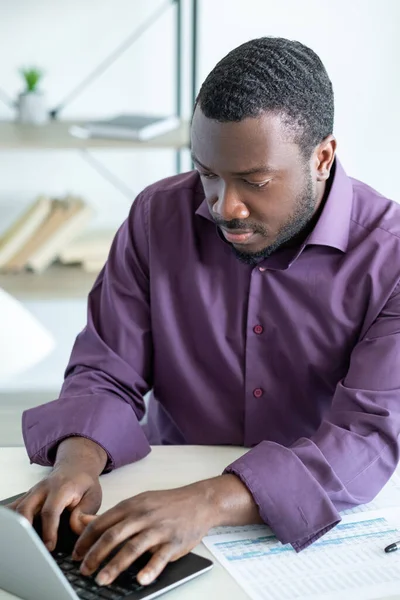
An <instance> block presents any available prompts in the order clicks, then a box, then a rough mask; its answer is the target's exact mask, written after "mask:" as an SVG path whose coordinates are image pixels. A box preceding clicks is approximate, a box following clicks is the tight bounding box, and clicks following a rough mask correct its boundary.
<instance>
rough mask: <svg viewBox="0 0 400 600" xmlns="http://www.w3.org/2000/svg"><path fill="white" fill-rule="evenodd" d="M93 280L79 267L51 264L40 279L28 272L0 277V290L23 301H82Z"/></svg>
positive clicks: (93, 276) (93, 275)
mask: <svg viewBox="0 0 400 600" xmlns="http://www.w3.org/2000/svg"><path fill="white" fill-rule="evenodd" d="M96 276H97V275H96V273H87V272H86V271H84V270H83V269H82V268H80V267H78V266H73V267H72V266H71V267H70V266H63V265H57V264H54V265H53V266H51V267H50V268H49V269H47V270H46V271H45V272H44V273H42V274H40V275H37V274H35V273H29V272H22V273H15V274H12V273H10V274H0V288H2V289H3V290H5V291H6V292H8V293H9V294H11V295H12V296H14V297H15V298H17V299H18V300H22V301H26V300H34V301H41V300H61V299H63V300H65V299H77V298H85V297H86V296H87V294H88V292H89V291H90V289H91V287H92V285H93V283H94V281H95V279H96Z"/></svg>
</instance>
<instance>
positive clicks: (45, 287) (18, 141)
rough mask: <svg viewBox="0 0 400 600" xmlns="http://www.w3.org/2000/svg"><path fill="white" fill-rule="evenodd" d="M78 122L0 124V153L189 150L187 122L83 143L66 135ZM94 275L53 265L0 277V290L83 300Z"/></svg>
mask: <svg viewBox="0 0 400 600" xmlns="http://www.w3.org/2000/svg"><path fill="white" fill-rule="evenodd" d="M79 124H80V123H79V122H68V121H50V122H49V123H48V124H46V125H41V126H34V125H21V124H17V123H15V122H12V121H0V151H5V150H6V151H10V150H47V149H49V150H78V151H79V150H85V149H90V148H93V149H96V148H99V149H101V148H104V149H106V148H107V149H112V148H115V149H117V148H119V149H123V148H126V149H130V148H132V149H140V150H142V149H143V150H146V149H149V150H150V149H155V148H159V149H162V148H165V149H167V148H168V149H173V150H174V149H175V150H179V149H182V148H187V147H189V123H188V122H183V123H181V125H180V127H179V128H177V129H176V130H174V131H170V132H168V133H166V134H163V135H160V136H158V137H155V138H152V139H151V140H148V141H146V142H135V141H130V140H106V139H88V140H83V139H80V138H77V137H74V136H72V135H71V134H70V133H69V128H70V127H71V125H79ZM95 278H96V274H94V273H86V272H85V271H83V269H81V268H79V267H67V266H62V265H59V266H58V265H54V266H52V267H51V268H49V269H48V270H47V271H45V272H44V273H43V274H42V275H36V274H33V273H29V272H22V273H18V274H0V288H3V289H4V290H5V291H6V292H8V293H10V294H12V295H13V296H15V297H16V298H18V299H20V300H54V299H66V298H67V299H68V298H85V297H86V296H87V294H88V292H89V290H90V288H91V286H92V285H93V283H94V280H95Z"/></svg>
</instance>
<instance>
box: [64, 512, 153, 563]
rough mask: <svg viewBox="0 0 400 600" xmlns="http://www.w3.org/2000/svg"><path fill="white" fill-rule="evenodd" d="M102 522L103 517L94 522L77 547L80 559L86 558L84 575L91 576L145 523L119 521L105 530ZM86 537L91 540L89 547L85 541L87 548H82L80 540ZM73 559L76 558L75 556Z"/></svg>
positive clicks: (126, 520)
mask: <svg viewBox="0 0 400 600" xmlns="http://www.w3.org/2000/svg"><path fill="white" fill-rule="evenodd" d="M103 516H104V515H103ZM101 521H102V517H98V518H97V519H96V521H92V523H91V524H90V525H88V527H87V528H86V529H85V531H84V533H83V534H82V536H81V538H80V539H79V540H78V542H77V544H76V546H75V550H76V551H77V554H78V557H79V556H84V557H85V558H84V560H83V563H82V565H81V572H82V573H83V574H84V575H91V574H92V573H94V572H95V571H96V570H97V569H98V568H99V566H100V564H101V563H102V562H103V560H105V559H106V558H107V556H108V555H109V554H110V552H112V550H114V549H115V548H117V546H119V545H120V544H122V543H123V542H124V541H125V540H126V539H128V538H130V537H131V536H133V535H135V534H136V533H138V532H139V531H141V530H142V529H143V523H142V522H141V521H139V520H137V521H132V520H128V519H125V520H122V521H119V522H118V523H116V524H115V525H114V526H112V527H106V529H104V525H103V524H102V523H101ZM84 537H85V538H86V539H87V540H89V541H88V544H89V546H86V541H85V540H84V543H85V546H83V547H82V546H81V545H80V540H81V539H83V538H84ZM93 539H97V541H96V542H95V543H93V542H91V541H90V540H93ZM89 548H90V549H89ZM80 552H82V554H79V553H80ZM75 556H76V554H75ZM72 557H73V558H74V554H73V555H72ZM78 560H79V558H78Z"/></svg>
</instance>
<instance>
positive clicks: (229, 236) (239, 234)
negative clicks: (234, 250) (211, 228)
mask: <svg viewBox="0 0 400 600" xmlns="http://www.w3.org/2000/svg"><path fill="white" fill-rule="evenodd" d="M221 230H222V233H223V234H224V237H225V239H226V240H228V242H231V243H232V244H246V243H247V242H248V241H249V240H250V239H251V238H252V237H253V236H254V235H255V233H254V231H239V230H238V231H236V232H234V231H227V230H226V229H224V228H223V227H221Z"/></svg>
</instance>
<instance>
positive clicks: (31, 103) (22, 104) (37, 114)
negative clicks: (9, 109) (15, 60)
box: [17, 67, 48, 125]
mask: <svg viewBox="0 0 400 600" xmlns="http://www.w3.org/2000/svg"><path fill="white" fill-rule="evenodd" d="M20 73H21V75H22V77H23V78H24V82H25V90H24V91H23V92H21V93H20V94H19V96H18V102H17V107H18V121H19V122H20V123H33V124H34V125H42V124H43V123H45V122H46V121H47V119H48V114H47V109H46V105H45V99H44V95H43V93H42V92H41V91H40V90H39V89H38V85H39V81H40V80H41V79H42V76H43V72H42V71H41V70H40V69H37V68H34V67H32V68H30V69H20Z"/></svg>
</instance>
